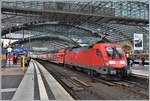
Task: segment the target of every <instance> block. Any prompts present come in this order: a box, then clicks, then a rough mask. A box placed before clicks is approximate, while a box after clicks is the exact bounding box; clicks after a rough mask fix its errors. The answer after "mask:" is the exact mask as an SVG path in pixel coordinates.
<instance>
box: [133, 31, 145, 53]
mask: <svg viewBox="0 0 150 101" xmlns="http://www.w3.org/2000/svg"><path fill="white" fill-rule="evenodd" d="M134 50H143V34H137V33H134Z"/></svg>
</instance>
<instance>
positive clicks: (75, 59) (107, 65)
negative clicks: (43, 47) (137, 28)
mask: <svg viewBox="0 0 150 101" xmlns="http://www.w3.org/2000/svg"><path fill="white" fill-rule="evenodd" d="M37 58H39V59H44V60H45V59H47V60H49V61H51V62H55V63H61V64H64V65H65V66H66V65H67V67H75V68H78V69H80V70H84V71H88V73H90V74H92V75H96V74H102V75H117V76H121V77H122V76H127V75H128V74H130V70H129V69H128V66H127V63H126V62H127V61H126V57H125V53H124V52H123V50H122V48H121V47H120V46H119V45H117V44H112V43H96V44H94V45H92V46H85V47H73V48H67V49H62V50H58V51H55V52H52V53H48V54H40V55H38V56H37Z"/></svg>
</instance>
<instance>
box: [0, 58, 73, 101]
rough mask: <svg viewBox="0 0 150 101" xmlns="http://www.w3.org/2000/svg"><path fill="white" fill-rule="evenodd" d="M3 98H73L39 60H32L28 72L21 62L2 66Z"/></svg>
mask: <svg viewBox="0 0 150 101" xmlns="http://www.w3.org/2000/svg"><path fill="white" fill-rule="evenodd" d="M0 74H1V78H2V87H1V90H0V91H1V92H0V93H1V95H2V97H1V100H15V101H16V100H73V98H72V97H71V96H70V95H69V93H67V91H66V90H65V89H64V88H63V87H62V86H61V85H60V84H59V83H58V82H57V81H56V80H55V79H54V77H53V76H52V75H51V74H50V73H49V72H48V71H47V70H46V69H45V68H44V67H43V66H42V65H41V64H39V63H38V62H36V61H34V60H31V62H30V64H29V66H28V67H27V70H26V72H23V71H22V69H21V67H20V64H18V65H10V64H7V65H6V66H5V67H3V68H1V71H0Z"/></svg>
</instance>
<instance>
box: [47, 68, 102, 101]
mask: <svg viewBox="0 0 150 101" xmlns="http://www.w3.org/2000/svg"><path fill="white" fill-rule="evenodd" d="M51 67H53V66H51ZM45 68H46V69H47V70H48V71H49V72H50V73H51V74H52V75H53V76H54V77H55V79H56V80H58V82H59V83H60V84H61V85H63V87H64V88H65V89H66V90H67V91H68V92H69V93H70V95H71V96H72V97H73V98H74V99H76V100H82V99H84V100H85V99H87V100H89V99H92V100H93V99H94V100H98V99H103V98H102V97H101V96H99V95H98V94H96V93H95V92H93V91H92V90H90V89H89V88H90V87H91V86H90V85H89V84H87V83H85V82H84V81H81V80H79V79H78V78H77V77H75V76H70V75H68V74H64V73H62V72H59V71H58V70H56V69H55V68H54V67H53V69H52V68H51V69H50V68H47V67H46V66H45Z"/></svg>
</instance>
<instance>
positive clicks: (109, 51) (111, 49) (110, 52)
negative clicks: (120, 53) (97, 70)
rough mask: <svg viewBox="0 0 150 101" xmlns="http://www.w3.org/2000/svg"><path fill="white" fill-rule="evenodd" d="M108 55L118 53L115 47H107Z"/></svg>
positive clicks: (112, 55) (111, 55)
mask: <svg viewBox="0 0 150 101" xmlns="http://www.w3.org/2000/svg"><path fill="white" fill-rule="evenodd" d="M106 51H107V55H108V56H110V57H114V56H115V55H116V53H115V50H114V48H112V47H106Z"/></svg>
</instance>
